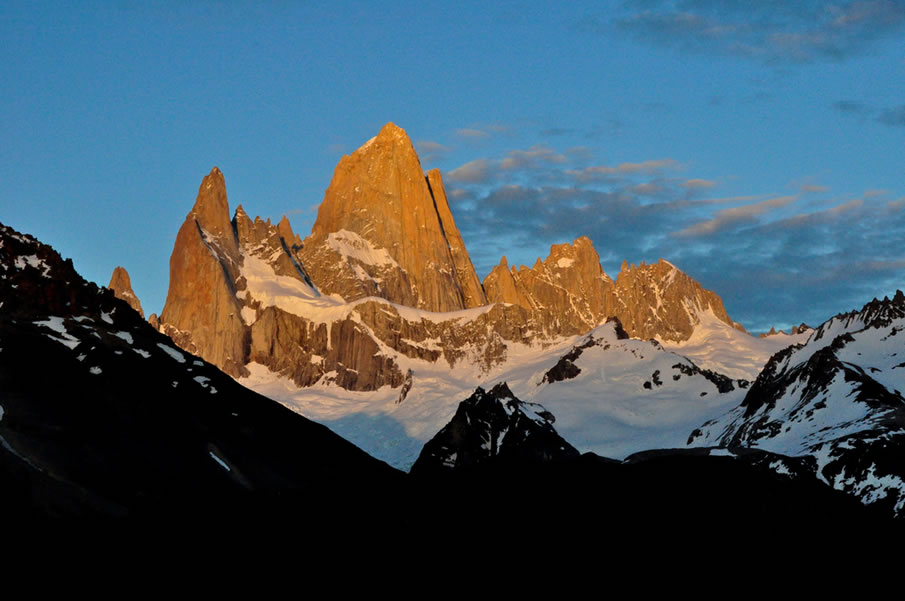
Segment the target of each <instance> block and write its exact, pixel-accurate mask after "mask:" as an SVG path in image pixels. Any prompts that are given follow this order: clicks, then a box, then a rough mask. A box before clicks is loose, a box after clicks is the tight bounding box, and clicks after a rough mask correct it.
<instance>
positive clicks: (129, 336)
mask: <svg viewBox="0 0 905 601" xmlns="http://www.w3.org/2000/svg"><path fill="white" fill-rule="evenodd" d="M113 335H114V336H116V337H117V338H122V339H123V340H125V341H126V342H128V343H129V344H135V341H134V340H133V339H132V334H130V333H129V332H113Z"/></svg>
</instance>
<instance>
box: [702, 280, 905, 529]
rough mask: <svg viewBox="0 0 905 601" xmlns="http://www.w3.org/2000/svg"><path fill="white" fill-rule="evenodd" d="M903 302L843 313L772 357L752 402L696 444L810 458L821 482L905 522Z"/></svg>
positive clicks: (709, 427) (900, 298) (709, 426)
mask: <svg viewBox="0 0 905 601" xmlns="http://www.w3.org/2000/svg"><path fill="white" fill-rule="evenodd" d="M903 330H905V295H903V294H902V292H901V291H900V292H898V293H897V294H896V296H895V297H894V298H893V299H892V300H890V299H888V298H887V299H883V300H882V301H879V300H876V299H875V300H874V301H872V302H871V303H868V304H867V305H865V306H864V308H863V309H862V310H861V311H853V312H851V313H847V314H843V315H838V316H836V317H834V318H832V319H830V320H829V321H827V322H826V323H824V324H823V325H821V326H820V327H818V328H817V329H816V330H814V331H813V333H812V334H811V335H810V338H809V339H808V341H807V342H806V343H805V344H801V345H796V346H793V347H790V348H788V349H786V350H784V351H781V352H779V353H777V354H776V355H774V356H773V358H772V359H771V360H770V361H769V363H768V364H767V365H766V367H765V368H764V370H763V372H762V373H761V374H760V376H758V378H757V381H756V382H755V383H754V384H753V385H752V386H751V389H750V390H749V392H748V394H747V395H746V397H745V399H744V401H743V402H742V403H741V404H740V405H739V406H738V407H736V408H735V409H733V410H732V411H730V412H729V413H727V414H726V415H724V416H722V417H720V418H718V419H716V420H713V421H710V422H707V423H705V424H704V425H703V426H701V427H700V428H699V429H697V430H695V431H694V432H693V433H692V435H691V437H690V439H689V444H690V445H692V446H711V445H717V444H718V445H722V446H729V447H732V446H751V447H757V448H761V449H766V450H769V451H773V452H776V453H781V454H784V455H791V456H810V457H812V458H813V460H814V470H815V473H816V475H817V477H819V478H821V479H822V480H824V481H825V482H827V483H828V484H830V485H832V486H833V487H835V488H837V489H840V490H844V491H846V492H849V493H851V494H853V495H856V496H857V497H858V498H860V499H861V500H862V501H863V502H864V503H875V502H879V501H882V502H884V503H886V504H888V505H889V506H890V508H891V509H892V510H893V511H894V512H895V513H896V514H898V515H903V514H905V467H903V466H905V397H903V391H905V333H903Z"/></svg>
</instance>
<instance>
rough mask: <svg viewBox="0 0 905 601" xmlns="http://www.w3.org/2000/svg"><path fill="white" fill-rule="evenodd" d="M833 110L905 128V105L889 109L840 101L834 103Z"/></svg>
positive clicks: (850, 101)
mask: <svg viewBox="0 0 905 601" xmlns="http://www.w3.org/2000/svg"><path fill="white" fill-rule="evenodd" d="M833 108H835V109H836V110H837V111H840V112H842V113H846V114H848V115H855V116H858V117H861V118H862V119H868V118H871V117H872V118H874V119H875V120H876V121H877V122H879V123H882V124H883V125H888V126H890V127H905V104H902V105H899V106H892V107H888V108H877V107H873V106H870V105H867V104H864V103H861V102H856V101H852V100H840V101H838V102H835V103H833Z"/></svg>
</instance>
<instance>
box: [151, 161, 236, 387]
mask: <svg viewBox="0 0 905 601" xmlns="http://www.w3.org/2000/svg"><path fill="white" fill-rule="evenodd" d="M239 262H240V255H239V246H238V242H237V239H236V234H235V231H234V230H233V227H232V223H231V222H230V219H229V204H228V202H227V198H226V183H225V181H224V178H223V174H222V173H221V172H220V170H219V169H217V168H216V167H214V168H213V170H211V172H210V174H208V175H207V176H206V177H205V178H204V180H203V181H202V182H201V187H200V188H199V190H198V197H197V199H196V200H195V206H194V207H193V208H192V210H191V212H190V213H189V214H188V215H187V216H186V218H185V222H183V224H182V227H180V228H179V233H178V234H177V235H176V244H175V246H174V247H173V254H172V255H171V256H170V287H169V290H168V292H167V300H166V304H165V305H164V308H163V311H162V312H161V314H160V329H161V331H163V332H164V333H166V334H168V335H169V336H170V337H171V338H173V340H174V341H175V342H176V343H177V344H179V345H180V346H181V347H182V348H184V349H186V350H188V351H190V352H196V353H198V354H200V355H201V356H203V357H204V358H205V359H207V360H208V361H210V362H211V363H213V364H215V365H217V366H218V367H219V368H220V369H222V370H223V371H225V372H227V373H228V374H230V375H233V376H237V375H243V374H245V373H247V370H246V368H245V362H246V361H245V359H246V355H247V352H248V351H247V348H248V329H247V327H246V326H245V323H244V321H243V320H242V317H241V303H240V302H239V299H238V298H237V297H236V282H237V280H238V276H239Z"/></svg>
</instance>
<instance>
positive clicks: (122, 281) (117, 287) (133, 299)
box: [107, 267, 145, 317]
mask: <svg viewBox="0 0 905 601" xmlns="http://www.w3.org/2000/svg"><path fill="white" fill-rule="evenodd" d="M107 288H109V289H110V290H112V291H113V294H115V295H116V298H119V299H122V300H124V301H126V302H127V303H129V306H130V307H132V308H133V309H135V310H136V311H138V314H139V315H141V316H142V317H144V316H145V312H144V311H142V310H141V302H140V301H139V300H138V297H137V296H135V293H134V292H133V291H132V280H131V279H130V278H129V272H128V271H126V268H125V267H117V268H116V269H114V270H113V275H112V276H111V277H110V283H109V284H108V285H107Z"/></svg>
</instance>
